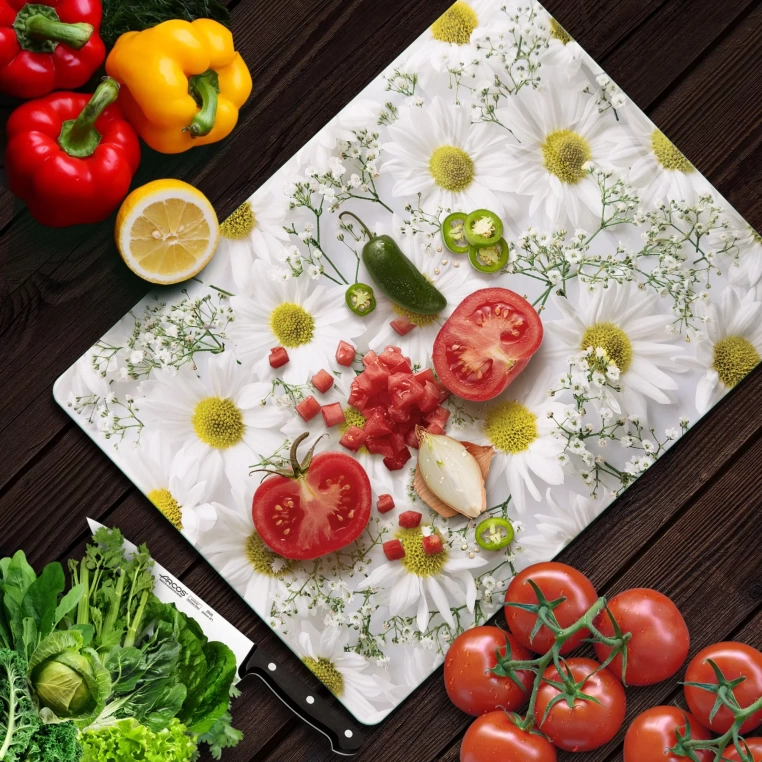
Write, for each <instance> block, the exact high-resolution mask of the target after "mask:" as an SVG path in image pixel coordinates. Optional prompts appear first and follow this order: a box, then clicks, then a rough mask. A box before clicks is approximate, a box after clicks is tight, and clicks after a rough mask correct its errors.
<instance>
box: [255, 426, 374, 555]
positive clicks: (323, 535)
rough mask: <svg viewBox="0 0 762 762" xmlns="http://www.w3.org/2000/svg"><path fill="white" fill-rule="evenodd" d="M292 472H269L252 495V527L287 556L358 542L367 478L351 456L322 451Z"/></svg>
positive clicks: (365, 514) (367, 503)
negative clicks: (284, 473) (271, 473)
mask: <svg viewBox="0 0 762 762" xmlns="http://www.w3.org/2000/svg"><path fill="white" fill-rule="evenodd" d="M301 441H302V439H301V438H300V439H297V440H296V442H294V446H293V447H292V450H291V458H292V468H293V475H291V476H281V475H273V476H270V477H268V478H267V479H265V481H263V482H262V484H260V485H259V488H258V489H257V491H256V492H255V493H254V502H253V505H252V515H253V518H254V525H255V526H256V528H257V532H259V534H260V536H261V537H262V539H263V540H264V542H265V543H266V544H267V545H268V546H269V547H270V548H272V549H273V550H274V551H275V552H276V553H279V554H280V555H282V556H284V557H285V558H293V559H300V560H305V559H313V558H318V557H319V556H324V555H326V554H327V553H332V552H333V551H335V550H338V549H339V548H343V547H344V546H345V545H348V544H349V543H350V542H352V541H353V540H356V539H357V538H358V537H359V536H360V535H361V534H362V533H363V531H364V530H365V527H366V526H367V524H368V520H369V519H370V507H371V491H370V481H369V479H368V475H367V474H366V473H365V469H364V468H363V467H362V466H361V465H360V464H359V463H358V462H357V461H356V460H355V459H354V458H352V457H350V456H349V455H344V454H343V453H339V452H326V453H321V454H320V455H316V456H315V457H314V458H312V459H311V462H310V458H309V456H308V457H307V459H306V461H305V463H303V464H302V465H299V464H298V463H296V462H295V461H296V448H297V446H298V445H299V443H300V442H301Z"/></svg>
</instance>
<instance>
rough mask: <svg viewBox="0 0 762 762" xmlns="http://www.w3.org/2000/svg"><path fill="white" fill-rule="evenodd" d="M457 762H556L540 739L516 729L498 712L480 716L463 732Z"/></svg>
mask: <svg viewBox="0 0 762 762" xmlns="http://www.w3.org/2000/svg"><path fill="white" fill-rule="evenodd" d="M460 762H556V750H555V748H554V747H553V744H552V743H550V741H548V739H547V738H545V737H544V736H542V735H540V734H538V733H536V732H531V731H529V732H528V731H526V730H522V729H521V728H518V727H516V724H515V723H514V722H513V720H512V719H511V718H510V717H509V716H508V715H507V714H506V713H505V712H503V711H502V710H499V711H497V712H490V713H489V714H483V715H482V716H481V717H479V719H477V720H475V721H474V722H473V723H472V724H471V727H470V728H469V729H468V730H467V731H466V735H465V736H464V738H463V743H462V744H461V747H460Z"/></svg>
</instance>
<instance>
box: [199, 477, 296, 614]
mask: <svg viewBox="0 0 762 762" xmlns="http://www.w3.org/2000/svg"><path fill="white" fill-rule="evenodd" d="M259 481H260V480H259V478H258V477H257V475H256V474H255V475H254V476H252V477H251V478H249V479H248V480H246V482H245V483H241V484H239V485H237V486H234V488H233V503H232V504H233V505H234V506H235V507H234V508H228V507H227V506H224V505H220V504H219V503H216V504H215V509H216V511H217V522H216V524H215V526H214V528H213V529H212V530H211V531H209V532H205V533H204V534H202V535H201V537H200V539H199V542H198V544H197V546H196V547H197V548H198V550H199V552H200V553H201V554H202V555H203V556H204V558H206V559H207V560H208V561H209V563H211V564H212V566H214V568H215V569H216V570H217V571H218V572H219V573H220V574H221V575H222V576H223V577H224V578H225V580H227V582H228V583H229V584H230V585H231V586H232V587H233V588H234V589H235V590H236V591H237V592H238V594H239V595H241V597H242V598H243V599H244V600H245V601H246V603H248V604H249V605H250V606H251V607H252V608H253V609H254V610H255V611H256V612H257V614H258V615H259V616H260V617H262V618H263V619H265V618H266V617H269V616H270V612H271V609H272V603H273V599H274V598H275V596H276V595H277V594H279V593H280V594H283V595H285V594H286V593H287V591H286V587H285V585H284V584H283V582H282V577H283V575H288V574H290V573H292V572H293V571H294V569H295V568H296V566H297V563H296V562H295V561H291V560H289V559H287V558H283V556H280V555H278V554H277V553H275V552H274V551H272V550H270V548H268V547H267V545H265V543H264V541H263V540H262V538H261V537H260V536H259V534H258V533H257V531H256V529H255V528H254V521H253V519H252V514H251V504H252V500H253V498H254V492H255V491H256V488H257V487H258V486H259Z"/></svg>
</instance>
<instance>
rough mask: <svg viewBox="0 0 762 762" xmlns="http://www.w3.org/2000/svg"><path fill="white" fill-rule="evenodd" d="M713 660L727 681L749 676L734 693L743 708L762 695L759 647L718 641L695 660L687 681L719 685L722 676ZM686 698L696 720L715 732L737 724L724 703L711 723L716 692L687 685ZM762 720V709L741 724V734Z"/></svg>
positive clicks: (761, 654)
mask: <svg viewBox="0 0 762 762" xmlns="http://www.w3.org/2000/svg"><path fill="white" fill-rule="evenodd" d="M710 661H712V662H714V663H715V664H716V665H717V666H718V667H719V668H720V670H721V671H722V674H723V675H724V677H725V679H726V680H735V679H736V678H737V677H742V676H743V677H745V678H746V679H745V680H744V681H743V682H742V683H740V685H738V686H736V687H735V688H734V689H733V695H734V696H735V697H736V700H737V701H738V703H739V704H740V706H741V708H742V709H744V708H745V707H747V706H749V704H752V703H753V702H754V701H756V700H757V699H758V698H759V697H760V696H762V653H760V652H759V651H757V649H756V648H752V647H751V646H747V645H746V644H745V643H715V644H714V645H711V646H707V648H705V649H703V650H702V651H699V652H698V653H697V654H696V655H695V656H694V657H693V659H692V660H691V663H690V664H689V665H688V669H687V670H686V672H685V682H686V683H711V684H713V685H717V683H718V679H717V676H716V675H715V672H714V670H713V669H712V665H711V664H710V663H709V662H710ZM685 700H686V701H687V702H688V706H689V707H690V710H691V712H693V714H694V715H695V716H696V719H697V720H698V721H699V722H700V723H701V724H702V725H704V726H705V727H707V728H710V729H711V730H713V731H714V732H715V733H725V732H726V731H727V730H729V729H730V726H731V725H732V724H733V715H732V713H731V712H730V710H729V709H728V708H727V707H724V706H723V707H721V708H720V709H719V710H718V711H717V714H715V715H714V717H713V718H712V721H711V722H709V715H710V713H711V711H712V707H713V706H714V703H715V701H716V700H717V695H716V694H715V693H711V692H710V691H707V690H704V689H703V688H696V687H693V686H690V685H686V686H685ZM761 722H762V709H760V710H759V711H758V712H755V713H754V714H753V715H751V717H749V719H748V720H746V722H744V724H743V725H741V731H740V732H741V735H743V734H744V733H748V732H749V731H750V730H754V728H756V727H757V725H759V724H760V723H761Z"/></svg>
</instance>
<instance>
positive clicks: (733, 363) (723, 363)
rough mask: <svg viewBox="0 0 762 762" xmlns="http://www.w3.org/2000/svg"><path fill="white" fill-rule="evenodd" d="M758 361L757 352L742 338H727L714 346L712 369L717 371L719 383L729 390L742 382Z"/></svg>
mask: <svg viewBox="0 0 762 762" xmlns="http://www.w3.org/2000/svg"><path fill="white" fill-rule="evenodd" d="M759 361H760V357H759V352H757V350H756V349H755V348H754V345H753V344H752V343H751V342H750V341H749V340H748V339H744V338H743V336H728V337H727V338H725V339H720V340H719V341H718V342H717V343H716V344H715V345H714V363H713V365H712V367H713V368H714V369H715V370H716V371H717V375H718V376H719V377H720V381H722V383H723V384H725V386H727V387H728V388H730V389H732V388H733V387H734V386H735V385H736V384H737V383H738V382H739V381H742V380H743V379H744V378H745V377H746V376H747V375H748V374H749V372H750V371H751V370H753V369H754V368H755V367H756V366H757V365H758V364H759Z"/></svg>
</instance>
